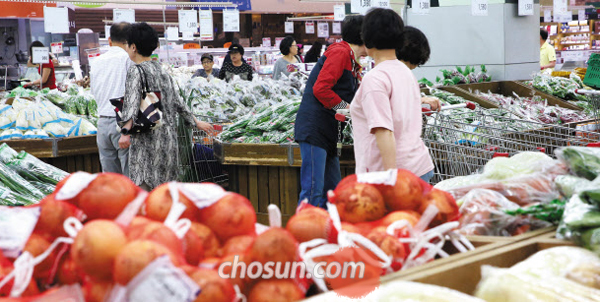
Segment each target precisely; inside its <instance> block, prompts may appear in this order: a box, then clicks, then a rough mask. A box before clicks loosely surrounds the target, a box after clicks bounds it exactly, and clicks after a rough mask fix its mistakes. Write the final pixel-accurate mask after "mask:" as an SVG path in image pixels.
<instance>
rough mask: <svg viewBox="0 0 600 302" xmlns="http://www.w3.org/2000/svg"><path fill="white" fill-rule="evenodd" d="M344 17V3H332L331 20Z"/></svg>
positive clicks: (342, 19)
mask: <svg viewBox="0 0 600 302" xmlns="http://www.w3.org/2000/svg"><path fill="white" fill-rule="evenodd" d="M344 18H346V6H345V5H334V6H333V20H335V21H344Z"/></svg>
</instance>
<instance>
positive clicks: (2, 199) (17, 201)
mask: <svg viewBox="0 0 600 302" xmlns="http://www.w3.org/2000/svg"><path fill="white" fill-rule="evenodd" d="M37 202H38V200H37V199H35V198H32V197H30V196H25V195H21V194H19V193H16V192H13V191H11V190H10V189H9V188H7V187H6V186H4V185H2V184H1V183H0V205H3V206H27V205H32V204H36V203H37Z"/></svg>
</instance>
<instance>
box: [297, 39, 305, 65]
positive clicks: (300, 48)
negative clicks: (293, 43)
mask: <svg viewBox="0 0 600 302" xmlns="http://www.w3.org/2000/svg"><path fill="white" fill-rule="evenodd" d="M298 60H299V61H300V63H304V45H302V44H298Z"/></svg>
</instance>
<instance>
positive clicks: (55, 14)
mask: <svg viewBox="0 0 600 302" xmlns="http://www.w3.org/2000/svg"><path fill="white" fill-rule="evenodd" d="M44 31H45V32H47V33H53V34H68V33H69V9H68V8H66V7H47V6H44Z"/></svg>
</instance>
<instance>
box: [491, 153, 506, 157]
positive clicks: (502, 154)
mask: <svg viewBox="0 0 600 302" xmlns="http://www.w3.org/2000/svg"><path fill="white" fill-rule="evenodd" d="M496 157H509V155H508V153H503V152H496V153H494V155H492V158H496Z"/></svg>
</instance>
